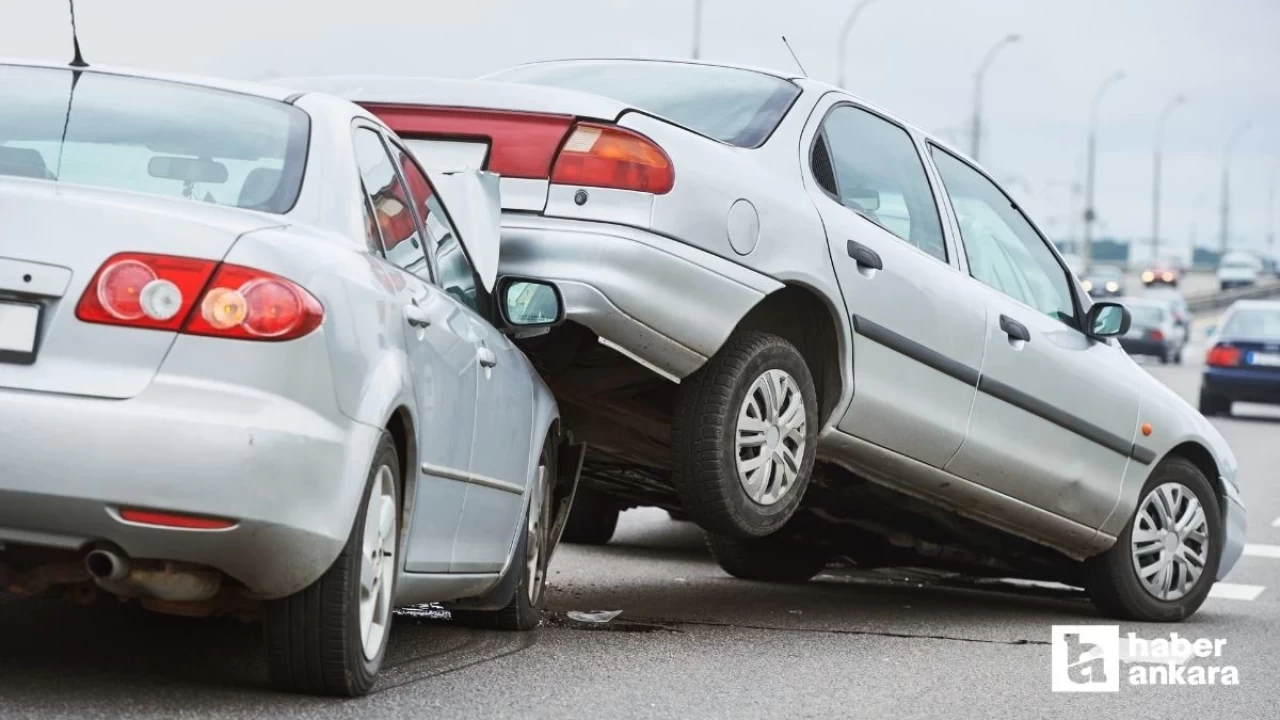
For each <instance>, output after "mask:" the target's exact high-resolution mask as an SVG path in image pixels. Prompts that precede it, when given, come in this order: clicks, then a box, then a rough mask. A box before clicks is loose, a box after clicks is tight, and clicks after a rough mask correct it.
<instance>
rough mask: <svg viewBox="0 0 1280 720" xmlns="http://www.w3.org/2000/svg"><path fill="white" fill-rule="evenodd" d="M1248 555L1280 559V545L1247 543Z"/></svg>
mask: <svg viewBox="0 0 1280 720" xmlns="http://www.w3.org/2000/svg"><path fill="white" fill-rule="evenodd" d="M1244 554H1245V556H1246V557H1262V558H1272V559H1276V560H1280V545H1253V544H1249V543H1245V546H1244Z"/></svg>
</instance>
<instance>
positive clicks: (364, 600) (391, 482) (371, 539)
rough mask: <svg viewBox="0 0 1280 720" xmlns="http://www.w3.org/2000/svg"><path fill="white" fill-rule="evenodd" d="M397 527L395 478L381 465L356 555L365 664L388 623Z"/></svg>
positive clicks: (383, 637) (375, 651)
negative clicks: (358, 564) (357, 559)
mask: <svg viewBox="0 0 1280 720" xmlns="http://www.w3.org/2000/svg"><path fill="white" fill-rule="evenodd" d="M398 526H399V522H398V519H397V517H396V478H395V474H394V473H392V472H391V468H390V467H388V466H386V465H383V466H382V467H381V468H379V469H378V474H377V475H376V476H375V477H374V481H373V495H372V496H371V497H370V498H369V507H368V508H367V509H366V510H365V515H364V541H363V543H362V544H361V553H360V639H361V642H362V644H363V645H364V656H365V658H366V659H368V660H372V659H374V658H375V657H377V656H378V653H379V652H381V651H382V645H383V643H384V642H385V641H386V637H387V626H388V625H389V624H390V623H391V589H392V585H393V584H394V579H395V571H396V537H397V535H398V530H397V528H398Z"/></svg>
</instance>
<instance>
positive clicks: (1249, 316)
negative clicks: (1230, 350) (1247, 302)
mask: <svg viewBox="0 0 1280 720" xmlns="http://www.w3.org/2000/svg"><path fill="white" fill-rule="evenodd" d="M1222 337H1224V338H1238V339H1241V340H1280V308H1248V309H1245V310H1237V311H1236V312H1234V313H1232V314H1231V317H1230V318H1228V319H1227V323H1226V325H1224V326H1223V328H1222Z"/></svg>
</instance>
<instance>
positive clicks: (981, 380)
mask: <svg viewBox="0 0 1280 720" xmlns="http://www.w3.org/2000/svg"><path fill="white" fill-rule="evenodd" d="M851 317H852V320H853V331H854V332H855V333H857V334H858V335H861V336H863V337H865V338H866V339H868V340H870V341H872V342H874V343H876V344H877V345H883V346H884V347H887V348H889V349H890V350H893V351H894V352H897V353H900V354H902V355H905V356H907V357H909V358H911V359H912V360H915V361H916V362H918V363H920V364H922V365H925V366H928V367H931V368H933V369H934V370H937V371H938V372H940V373H942V374H944V375H947V376H950V377H953V378H955V379H956V380H959V381H960V382H962V383H964V384H966V385H972V386H973V387H975V388H977V389H978V391H979V392H982V393H986V394H987V395H990V396H991V397H993V398H995V399H997V400H1001V401H1003V402H1006V403H1008V404H1010V405H1012V406H1014V407H1016V408H1018V409H1020V410H1024V411H1026V412H1029V413H1031V414H1032V415H1035V416H1036V417H1038V418H1041V419H1042V420H1047V421H1049V422H1051V423H1053V424H1054V425H1057V426H1058V427H1060V428H1063V429H1064V430H1068V431H1070V432H1073V433H1075V434H1076V435H1079V436H1080V437H1082V438H1084V439H1086V440H1088V441H1090V442H1093V443H1096V444H1098V445H1101V446H1102V447H1104V448H1106V449H1108V450H1110V451H1112V452H1115V453H1118V454H1120V455H1123V456H1125V457H1128V458H1133V460H1134V461H1135V462H1138V463H1141V464H1143V465H1150V464H1151V463H1153V462H1155V459H1156V453H1155V452H1154V451H1153V450H1151V449H1149V448H1145V447H1142V446H1141V445H1138V444H1137V443H1133V442H1130V441H1128V440H1125V439H1124V438H1122V437H1120V436H1119V435H1116V434H1115V433H1112V432H1110V431H1108V430H1104V429H1102V428H1100V427H1098V426H1097V425H1094V424H1093V423H1091V422H1089V421H1088V420H1085V419H1083V418H1080V417H1077V416H1076V415H1072V414H1071V413H1068V412H1065V411H1063V410H1060V409H1058V408H1056V407H1054V406H1053V405H1050V404H1049V403H1047V402H1045V401H1043V400H1041V399H1040V398H1037V397H1035V396H1034V395H1029V394H1027V393H1025V392H1023V391H1021V390H1019V389H1017V388H1015V387H1013V386H1011V385H1006V384H1004V383H1002V382H1000V381H999V380H993V379H992V378H990V377H988V376H986V375H983V374H982V373H981V372H979V371H978V370H975V369H974V368H971V367H969V366H968V365H965V364H964V363H961V362H958V361H956V360H953V359H951V358H949V357H947V356H946V355H943V354H942V353H940V352H938V351H936V350H933V349H931V348H928V347H925V346H924V345H921V344H920V343H918V342H916V341H915V340H912V339H911V338H907V337H903V336H902V335H899V334H898V333H896V332H894V331H892V330H890V329H889V328H887V327H884V326H883V325H879V324H876V323H874V322H872V321H870V320H868V319H866V318H864V317H861V316H859V315H853V316H851Z"/></svg>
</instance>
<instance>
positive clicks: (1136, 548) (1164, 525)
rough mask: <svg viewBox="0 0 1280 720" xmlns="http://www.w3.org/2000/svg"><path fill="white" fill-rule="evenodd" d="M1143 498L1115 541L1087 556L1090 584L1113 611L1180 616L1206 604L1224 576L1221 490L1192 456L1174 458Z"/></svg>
mask: <svg viewBox="0 0 1280 720" xmlns="http://www.w3.org/2000/svg"><path fill="white" fill-rule="evenodd" d="M1140 498H1141V499H1140V500H1139V502H1138V508H1137V511H1136V512H1135V513H1134V516H1133V518H1132V519H1130V521H1129V524H1128V525H1127V526H1125V529H1124V532H1122V533H1121V534H1120V537H1119V538H1117V539H1116V544H1115V545H1114V546H1112V548H1111V549H1110V550H1108V551H1107V552H1105V553H1103V554H1102V555H1099V556H1097V557H1094V558H1090V559H1089V560H1087V561H1086V562H1085V577H1086V586H1087V588H1088V590H1089V594H1090V596H1091V597H1092V598H1093V602H1094V604H1095V605H1097V606H1098V609H1099V610H1101V611H1102V612H1103V613H1104V614H1106V615H1108V616H1110V617H1115V618H1119V619H1123V620H1139V621H1144V622H1176V621H1179V620H1182V619H1184V618H1187V617H1189V616H1190V615H1191V614H1192V613H1194V612H1195V611H1196V610H1197V609H1198V608H1199V607H1200V605H1201V604H1202V603H1204V600H1205V598H1206V597H1208V596H1209V589H1210V588H1211V587H1212V586H1213V582H1214V580H1215V578H1216V577H1217V574H1218V558H1219V556H1220V554H1221V552H1222V537H1223V529H1222V515H1221V513H1220V512H1219V506H1218V495H1217V493H1216V492H1214V490H1213V487H1212V486H1211V485H1210V484H1209V481H1208V480H1207V479H1206V478H1205V476H1204V473H1202V472H1201V471H1200V469H1199V468H1197V467H1196V466H1195V465H1194V464H1192V463H1191V462H1190V461H1189V460H1187V459H1185V458H1181V457H1170V458H1167V459H1165V461H1164V462H1162V463H1160V465H1159V466H1158V467H1157V468H1156V469H1155V470H1154V471H1153V472H1152V473H1151V477H1150V478H1148V479H1147V483H1146V485H1145V486H1143V488H1142V494H1141V495H1140Z"/></svg>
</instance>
